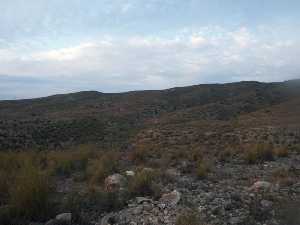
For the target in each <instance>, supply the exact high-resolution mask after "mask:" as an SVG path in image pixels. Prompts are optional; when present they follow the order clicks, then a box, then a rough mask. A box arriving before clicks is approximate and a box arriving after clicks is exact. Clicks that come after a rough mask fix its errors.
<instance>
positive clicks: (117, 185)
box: [104, 173, 126, 192]
mask: <svg viewBox="0 0 300 225" xmlns="http://www.w3.org/2000/svg"><path fill="white" fill-rule="evenodd" d="M104 184H105V190H106V191H110V192H113V191H120V190H122V189H123V188H124V187H125V185H126V178H125V177H124V176H122V175H121V174H118V173H116V174H113V175H111V176H109V177H107V178H106V179H105V181H104Z"/></svg>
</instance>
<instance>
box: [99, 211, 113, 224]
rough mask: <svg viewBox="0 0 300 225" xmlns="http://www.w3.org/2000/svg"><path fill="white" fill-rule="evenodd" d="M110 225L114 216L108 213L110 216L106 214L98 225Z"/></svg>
mask: <svg viewBox="0 0 300 225" xmlns="http://www.w3.org/2000/svg"><path fill="white" fill-rule="evenodd" d="M111 224H114V214H113V213H110V214H107V215H106V216H104V217H103V218H102V219H101V223H100V225H111Z"/></svg>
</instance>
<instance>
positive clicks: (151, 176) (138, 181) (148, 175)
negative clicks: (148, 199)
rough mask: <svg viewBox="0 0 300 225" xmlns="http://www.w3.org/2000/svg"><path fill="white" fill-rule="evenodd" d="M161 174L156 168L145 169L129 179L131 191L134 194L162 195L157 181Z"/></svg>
mask: <svg viewBox="0 0 300 225" xmlns="http://www.w3.org/2000/svg"><path fill="white" fill-rule="evenodd" d="M158 178H159V175H158V173H156V172H155V171H154V170H150V169H143V170H141V171H139V172H137V174H136V175H135V176H134V177H133V178H132V179H131V180H130V181H129V192H130V193H131V195H133V196H138V195H140V196H147V195H151V196H154V197H158V196H160V188H159V186H158V184H157V183H156V181H157V180H158Z"/></svg>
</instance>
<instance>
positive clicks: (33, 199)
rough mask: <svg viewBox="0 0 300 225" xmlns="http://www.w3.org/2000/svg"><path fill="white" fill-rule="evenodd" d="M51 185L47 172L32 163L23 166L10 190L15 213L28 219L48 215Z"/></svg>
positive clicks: (10, 199) (10, 203)
mask: <svg viewBox="0 0 300 225" xmlns="http://www.w3.org/2000/svg"><path fill="white" fill-rule="evenodd" d="M50 185H51V184H50V182H49V177H48V176H47V174H45V173H42V172H41V171H39V170H38V169H37V168H35V167H33V166H32V165H30V164H29V165H27V166H25V167H24V168H22V169H21V170H20V171H19V174H18V175H17V177H16V179H15V181H14V182H13V184H12V185H11V187H10V190H9V205H11V207H12V212H13V214H14V215H16V217H22V218H26V219H41V218H45V217H47V216H48V214H49V210H50Z"/></svg>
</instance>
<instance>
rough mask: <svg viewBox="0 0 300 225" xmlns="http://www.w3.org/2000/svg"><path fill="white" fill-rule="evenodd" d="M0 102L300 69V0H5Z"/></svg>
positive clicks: (279, 76)
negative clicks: (1, 100)
mask: <svg viewBox="0 0 300 225" xmlns="http://www.w3.org/2000/svg"><path fill="white" fill-rule="evenodd" d="M0 10H1V13H0V99H22V98H34V97H42V96H48V95H53V94H61V93H69V92H77V91H86V90H96V91H101V92H124V91H130V90H145V89H165V88H170V87H175V86H187V85H193V84H199V83H226V82H235V81H242V80H243V81H244V80H256V81H265V82H270V81H283V80H288V79H294V78H298V76H299V74H300V73H299V71H300V64H299V60H298V59H299V58H300V29H299V27H300V13H299V12H300V1H299V0H251V1H249V0H184V1H183V0H0Z"/></svg>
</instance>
